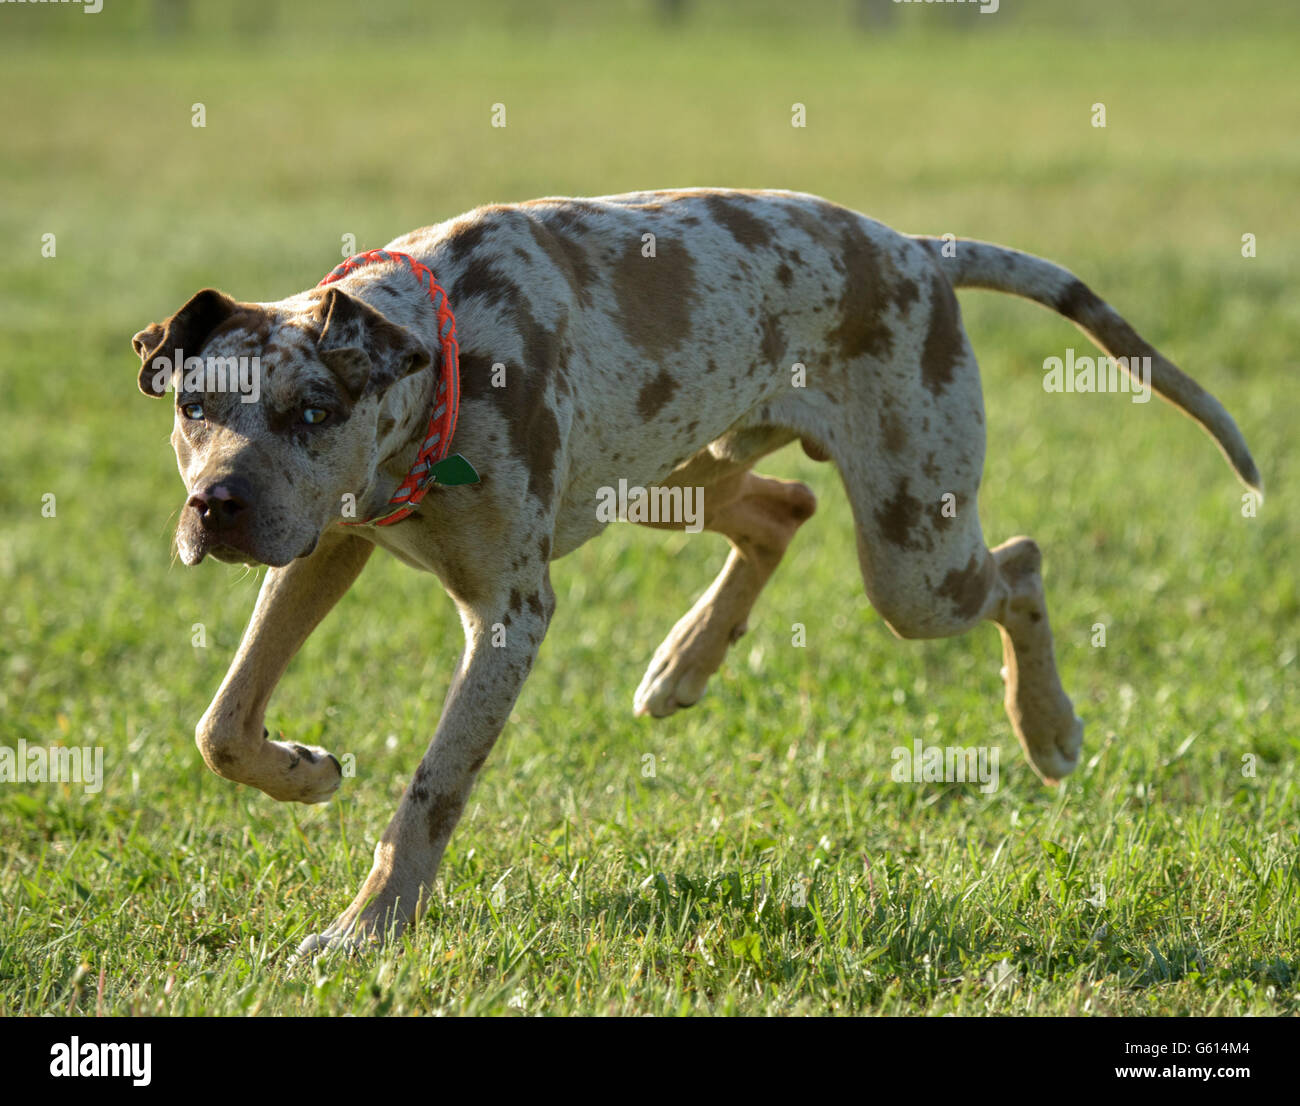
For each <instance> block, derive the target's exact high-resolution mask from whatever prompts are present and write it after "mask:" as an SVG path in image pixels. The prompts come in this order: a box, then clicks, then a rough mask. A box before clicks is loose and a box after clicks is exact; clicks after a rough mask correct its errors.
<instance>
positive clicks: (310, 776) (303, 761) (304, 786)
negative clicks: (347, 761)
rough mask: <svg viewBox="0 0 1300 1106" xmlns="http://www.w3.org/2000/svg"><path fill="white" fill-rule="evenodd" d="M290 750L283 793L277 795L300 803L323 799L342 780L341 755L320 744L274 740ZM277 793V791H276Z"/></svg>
mask: <svg viewBox="0 0 1300 1106" xmlns="http://www.w3.org/2000/svg"><path fill="white" fill-rule="evenodd" d="M269 744H271V745H276V746H279V747H280V748H281V749H283V750H284V751H285V753H287V754H288V756H287V759H285V760H284V761H283V764H284V771H283V775H282V777H281V779H282V783H281V787H280V789H279V790H280V793H279V794H275V798H277V799H289V800H291V801H293V802H299V803H323V802H325V801H326V800H328V799H329V798H330V796H331V795H333V794H334V792H335V791H337V790H338V789H339V785H340V784H341V783H342V782H343V766H342V765H341V764H340V763H339V761H338V758H337V757H336V756H335V755H334V754H333V753H331V752H329V751H328V750H325V749H322V748H321V747H320V746H318V745H299V744H298V743H297V742H293V741H272V742H269ZM273 794H274V793H273Z"/></svg>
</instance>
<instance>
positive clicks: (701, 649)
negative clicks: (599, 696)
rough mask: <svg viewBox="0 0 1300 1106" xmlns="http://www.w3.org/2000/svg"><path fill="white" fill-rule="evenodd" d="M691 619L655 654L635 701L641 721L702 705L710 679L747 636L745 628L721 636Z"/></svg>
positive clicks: (674, 632)
mask: <svg viewBox="0 0 1300 1106" xmlns="http://www.w3.org/2000/svg"><path fill="white" fill-rule="evenodd" d="M688 619H690V616H689V615H688V616H687V618H685V619H683V620H682V621H681V622H679V623H678V624H677V625H676V626H675V627H674V628H673V632H672V633H671V634H669V635H668V638H667V639H666V640H665V641H664V643H663V644H662V645H661V646H659V648H658V649H656V650H655V655H654V657H653V659H652V660H651V661H650V667H649V668H647V669H646V673H645V675H644V676H643V677H642V678H641V683H640V685H639V686H638V687H637V689H636V694H635V695H634V696H633V698H632V705H633V709H634V711H635V713H636V716H637V717H638V718H641V717H643V716H645V715H647V714H648V715H651V716H652V717H654V718H666V717H668V715H670V714H672V713H674V712H675V711H678V710H681V709H682V708H683V707H691V706H694V705H695V704H696V703H698V702H699V701H700V698H701V697H702V696H703V695H704V689H705V688H706V687H707V686H708V683H709V677H710V676H712V675H713V674H714V673H715V672H716V671H717V670H718V667H719V665H721V664H722V660H723V658H724V657H725V656H726V655H727V647H728V646H729V645H730V644H731V643H732V642H733V641H737V640H738V639H739V638H740V636H741V635H742V634H743V633H744V632H745V626H744V624H741V625H739V626H737V627H735V629H733V630H732V631H731V632H730V633H729V634H725V635H724V634H719V633H717V631H716V629H715V628H714V627H713V626H712V625H710V624H708V623H707V622H706V623H704V624H703V625H701V624H700V623H699V622H696V621H693V620H692V621H688Z"/></svg>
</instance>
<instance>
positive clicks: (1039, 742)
mask: <svg viewBox="0 0 1300 1106" xmlns="http://www.w3.org/2000/svg"><path fill="white" fill-rule="evenodd" d="M1021 743H1022V744H1023V745H1024V748H1025V753H1026V754H1027V755H1028V757H1029V763H1030V764H1031V765H1032V766H1033V769H1034V771H1035V772H1037V773H1038V775H1039V776H1040V777H1042V780H1043V782H1044V783H1048V784H1057V783H1060V782H1061V780H1063V779H1064V778H1065V777H1066V776H1068V775H1069V774H1070V773H1071V772H1073V771H1074V770H1075V769H1076V768H1077V767H1078V766H1079V753H1080V751H1081V750H1082V748H1083V720H1082V719H1081V718H1079V716H1078V715H1076V714H1074V713H1073V712H1071V715H1070V718H1069V719H1068V720H1066V721H1063V722H1062V723H1061V724H1060V725H1059V726H1058V727H1056V732H1055V733H1047V734H1044V733H1041V732H1040V733H1037V734H1035V735H1034V737H1033V739H1032V740H1031V739H1030V738H1029V737H1028V735H1024V736H1022V737H1021Z"/></svg>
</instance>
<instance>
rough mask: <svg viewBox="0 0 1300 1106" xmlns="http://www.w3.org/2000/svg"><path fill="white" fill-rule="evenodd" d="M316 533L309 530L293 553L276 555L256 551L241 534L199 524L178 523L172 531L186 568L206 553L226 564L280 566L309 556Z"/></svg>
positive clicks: (316, 538)
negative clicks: (298, 548) (306, 539)
mask: <svg viewBox="0 0 1300 1106" xmlns="http://www.w3.org/2000/svg"><path fill="white" fill-rule="evenodd" d="M319 541H320V535H319V534H313V535H312V536H311V538H310V539H309V540H308V541H307V542H306V543H305V544H304V546H303V547H302V549H300V550H299V551H298V552H297V553H291V554H289V555H287V556H286V555H276V554H272V553H270V552H265V551H260V550H258V549H257V547H256V545H255V544H254V543H253V541H252V539H251V538H249V537H247V536H246V535H243V534H220V533H217V534H214V533H210V532H209V531H206V530H204V529H203V528H202V527H200V526H186V525H184V524H182V525H181V526H180V527H179V528H178V530H177V533H176V551H177V553H178V554H179V555H180V559H181V560H182V561H183V562H184V563H185V564H186V565H187V566H188V567H190V568H193V567H195V566H196V565H199V564H202V563H203V561H204V559H205V558H206V557H209V556H210V557H212V559H213V560H215V561H220V562H221V563H222V564H228V565H238V564H242V565H248V566H249V567H250V568H264V567H265V568H283V567H284V566H285V565H288V564H290V563H292V562H293V561H296V560H299V559H301V558H304V557H310V556H311V555H312V554H313V553H314V552H315V551H316V546H317V545H318V544H319Z"/></svg>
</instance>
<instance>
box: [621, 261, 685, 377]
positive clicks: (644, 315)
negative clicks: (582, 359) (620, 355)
mask: <svg viewBox="0 0 1300 1106" xmlns="http://www.w3.org/2000/svg"><path fill="white" fill-rule="evenodd" d="M665 247H666V248H665ZM631 249H632V251H633V252H632V254H631V256H629V257H626V258H625V259H624V260H623V261H622V262H621V263H620V264H618V265H616V266H615V267H614V271H613V285H614V297H615V299H617V301H618V325H619V328H620V329H621V330H622V331H623V336H624V337H625V338H626V339H627V341H628V343H629V344H630V345H632V346H635V347H636V348H637V349H638V350H640V351H641V352H642V353H644V354H645V355H646V356H647V357H650V358H652V359H661V358H663V357H664V356H666V355H667V354H669V353H671V352H672V351H673V350H675V349H679V348H680V347H681V346H682V344H683V343H684V342H685V341H686V339H687V338H689V337H690V334H691V310H690V304H691V302H692V300H693V298H694V296H695V263H694V262H693V261H692V260H691V255H690V254H689V253H688V252H687V250H686V248H685V247H684V246H683V245H682V244H681V243H679V242H672V241H668V242H665V240H664V239H662V238H660V239H658V251H659V252H658V253H657V255H656V256H655V257H642V256H641V251H640V246H639V242H638V244H637V245H634V246H632V247H631Z"/></svg>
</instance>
